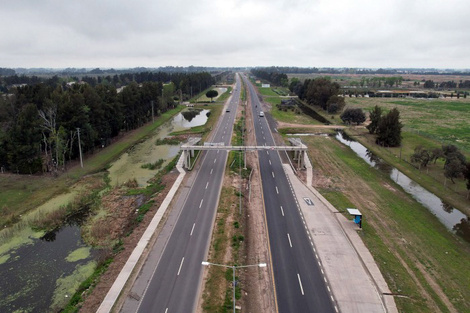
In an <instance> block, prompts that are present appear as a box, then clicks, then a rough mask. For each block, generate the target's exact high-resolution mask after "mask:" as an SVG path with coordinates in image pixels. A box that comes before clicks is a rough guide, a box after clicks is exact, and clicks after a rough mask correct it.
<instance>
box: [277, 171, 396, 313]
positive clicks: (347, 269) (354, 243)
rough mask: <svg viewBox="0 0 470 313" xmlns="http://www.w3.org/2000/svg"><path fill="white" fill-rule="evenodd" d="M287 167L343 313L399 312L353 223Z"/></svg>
mask: <svg viewBox="0 0 470 313" xmlns="http://www.w3.org/2000/svg"><path fill="white" fill-rule="evenodd" d="M307 169H308V170H311V167H310V168H309V167H307ZM284 170H285V172H286V174H287V176H288V178H289V181H290V184H291V188H292V190H293V192H294V194H295V196H296V200H297V202H298V207H299V208H300V211H301V214H302V215H303V218H304V221H305V227H306V228H308V233H309V238H310V240H311V243H312V245H313V246H314V249H315V253H316V254H318V257H319V258H320V262H321V270H322V272H324V274H325V276H326V277H327V279H328V281H329V284H330V287H331V289H332V292H333V295H334V298H335V300H336V302H337V304H338V306H339V310H340V312H344V313H360V312H369V313H371V312H392V313H395V312H398V310H397V308H396V305H395V301H394V299H393V296H390V295H389V294H390V290H389V289H388V286H387V283H386V282H385V280H384V278H383V276H382V274H381V273H380V270H379V268H378V267H377V265H376V264H375V262H374V259H373V257H372V255H371V254H370V252H369V250H368V249H367V248H366V246H365V245H364V243H363V242H362V240H361V238H360V237H359V235H358V234H357V229H358V227H357V226H356V225H355V224H354V222H353V221H352V220H348V219H346V218H345V217H344V216H343V215H342V214H341V213H339V212H338V211H337V210H336V209H335V208H334V207H333V206H332V205H331V204H330V203H329V202H328V201H327V200H326V199H325V198H324V197H322V196H321V195H320V194H319V193H318V192H317V191H316V190H315V189H314V188H313V187H307V186H306V185H305V184H304V183H303V182H302V181H300V179H299V178H298V177H297V176H296V175H295V174H294V172H293V170H292V168H291V167H290V166H289V165H285V164H284ZM307 177H311V175H307ZM308 185H309V186H310V185H311V184H308ZM304 198H307V199H304ZM309 200H311V201H309ZM307 202H309V203H310V205H309V204H308V203H307ZM312 204H313V205H312Z"/></svg>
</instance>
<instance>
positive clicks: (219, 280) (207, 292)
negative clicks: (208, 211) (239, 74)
mask: <svg viewBox="0 0 470 313" xmlns="http://www.w3.org/2000/svg"><path fill="white" fill-rule="evenodd" d="M243 91H244V89H243V90H242V101H243V97H244V96H243V95H245V96H246V94H245V93H244V92H243ZM244 121H245V118H244V111H242V116H241V118H240V119H238V121H237V123H236V125H235V128H234V134H233V136H232V144H233V145H241V144H242V142H243V139H242V127H243V126H244ZM245 131H246V130H245ZM240 166H243V155H242V154H241V153H240V152H237V151H232V152H230V153H229V156H228V160H227V170H226V178H225V179H224V181H225V183H224V186H223V187H222V192H221V195H220V200H219V207H218V209H217V215H216V224H215V226H214V231H213V233H212V239H211V246H210V251H209V261H210V262H212V263H218V264H227V265H232V264H238V262H239V260H240V259H241V253H242V251H243V248H244V246H243V242H244V238H245V237H244V232H245V231H246V229H245V228H244V227H243V225H245V223H244V217H243V216H239V214H238V211H239V208H238V203H239V202H240V197H242V199H241V200H242V202H243V203H244V202H245V199H243V195H242V194H241V193H240V191H239V189H238V188H239V187H238V186H239V184H240V176H239V175H238V173H239V168H240ZM250 171H251V169H249V168H248V169H242V177H243V178H246V177H248V175H249V173H250ZM237 185H238V186H237ZM243 205H245V204H243ZM232 275H233V272H232V269H230V268H225V269H224V268H221V267H216V266H210V267H209V269H208V275H207V280H206V283H205V288H204V292H203V304H202V307H203V310H204V311H205V312H231V311H232V308H233V302H232V292H233V289H232V279H233V277H232ZM236 279H237V280H238V276H237V278H236ZM235 293H236V299H237V300H239V299H240V298H241V296H242V294H241V285H240V284H237V286H236V290H235Z"/></svg>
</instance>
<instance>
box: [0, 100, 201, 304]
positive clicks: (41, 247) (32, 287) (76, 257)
mask: <svg viewBox="0 0 470 313" xmlns="http://www.w3.org/2000/svg"><path fill="white" fill-rule="evenodd" d="M186 112H188V111H183V112H182V113H179V114H178V115H176V116H175V117H174V118H173V119H172V120H170V121H168V122H167V123H165V124H163V125H162V126H161V127H159V129H158V130H156V131H155V133H154V134H153V135H152V136H150V138H149V139H148V140H145V141H144V142H142V143H139V144H137V145H136V146H134V147H133V148H132V149H130V151H129V152H126V153H124V154H123V155H122V157H121V158H120V159H118V160H117V161H116V162H115V163H114V164H113V165H112V166H111V168H110V176H111V177H112V181H113V179H114V183H115V184H117V183H118V182H119V181H120V182H124V181H125V179H124V178H123V177H122V176H125V177H126V179H132V178H135V179H136V180H137V181H138V182H139V184H140V185H145V183H146V181H147V180H148V179H150V178H151V177H153V176H154V175H155V174H156V172H157V171H158V170H155V171H151V170H148V169H142V168H141V165H142V164H144V163H147V162H155V161H156V160H158V159H160V158H162V159H164V160H165V162H169V161H170V160H171V159H172V158H174V157H175V156H176V155H177V153H178V151H179V146H170V145H160V146H157V145H155V141H156V140H157V139H163V138H165V137H167V136H168V135H169V134H170V133H171V132H173V131H179V130H184V129H187V128H189V127H194V126H200V125H204V124H205V123H206V122H207V119H208V115H209V112H210V111H209V110H197V109H196V110H193V112H190V113H186ZM165 164H166V163H165ZM113 175H114V176H113ZM76 188H79V187H76V186H74V187H72V188H71V189H72V190H73V189H76ZM76 193H77V192H76V190H73V191H72V192H71V194H70V195H68V194H65V195H60V196H58V197H57V199H55V198H54V199H51V200H50V201H48V202H47V203H46V204H44V205H43V206H41V207H40V208H38V210H43V211H46V212H50V211H53V210H55V209H57V208H59V207H60V206H61V205H64V199H65V200H66V201H67V202H68V201H70V200H71V199H72V198H73V196H74V195H75V194H76ZM59 198H60V199H59ZM59 200H60V201H59ZM36 211H37V210H33V211H31V213H29V214H28V215H37V212H36ZM84 217H86V216H84V215H83V214H79V215H76V216H74V217H72V218H70V219H69V220H68V221H67V223H65V224H64V225H62V226H61V227H60V228H58V229H55V230H54V231H51V232H48V233H44V232H43V231H35V230H33V229H31V227H29V226H27V225H28V222H24V225H23V226H22V227H18V229H17V230H16V231H15V234H14V235H13V236H9V237H8V239H7V240H2V241H0V277H1V279H0V312H51V311H57V309H60V308H61V307H63V305H65V304H66V303H67V302H68V299H69V297H71V296H72V295H73V293H74V292H75V290H77V288H78V286H79V285H80V283H81V282H82V281H84V280H85V279H86V278H88V277H89V276H90V275H91V274H92V273H93V271H94V269H95V267H96V257H97V254H98V252H97V250H95V249H93V248H92V247H90V246H87V245H86V243H85V242H83V240H82V238H81V229H80V226H81V224H82V222H83V221H84ZM24 218H26V217H24ZM2 231H3V230H2ZM0 235H2V233H1V232H0ZM0 238H5V236H0Z"/></svg>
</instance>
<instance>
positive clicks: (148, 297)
mask: <svg viewBox="0 0 470 313" xmlns="http://www.w3.org/2000/svg"><path fill="white" fill-rule="evenodd" d="M236 80H237V82H236V87H235V90H234V91H233V94H232V98H231V101H230V103H229V105H228V108H229V109H230V112H225V110H224V113H223V115H222V119H221V121H220V123H219V124H218V129H217V130H216V133H215V136H214V137H213V140H212V141H213V142H224V143H225V144H226V145H228V144H229V143H230V140H231V136H232V129H233V124H234V120H235V114H236V108H237V105H238V102H239V98H240V79H239V77H238V75H237V78H236ZM226 162H227V152H226V151H223V150H217V151H208V152H207V153H205V154H204V155H203V160H202V164H201V167H200V170H199V172H198V174H197V177H196V179H195V181H194V184H193V185H192V187H191V191H190V193H189V195H188V198H187V199H186V202H185V204H184V206H183V209H182V211H181V214H180V216H179V218H178V220H177V222H176V224H175V227H174V229H173V231H172V233H171V235H170V238H169V239H168V242H167V244H166V247H165V249H164V251H163V253H162V255H161V258H160V260H159V262H158V265H157V267H156V268H155V271H154V273H153V275H152V277H151V278H150V281H149V284H148V286H147V288H146V291H145V293H144V295H143V297H142V298H141V299H140V304H139V307H138V309H137V311H138V312H146V313H147V312H162V313H173V312H174V313H180V312H194V311H195V310H196V305H197V301H196V300H197V297H198V294H199V289H200V286H201V277H202V273H203V270H204V268H203V266H202V265H201V262H202V261H203V260H204V259H205V257H206V255H207V251H208V248H209V243H210V238H211V233H212V225H213V221H214V218H215V213H216V209H217V203H218V199H219V195H220V190H221V184H222V178H223V175H224V169H225V165H226Z"/></svg>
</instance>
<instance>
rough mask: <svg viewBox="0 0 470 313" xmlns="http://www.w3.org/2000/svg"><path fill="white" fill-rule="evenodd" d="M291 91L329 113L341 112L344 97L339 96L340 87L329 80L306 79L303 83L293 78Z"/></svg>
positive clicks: (290, 86) (321, 78)
mask: <svg viewBox="0 0 470 313" xmlns="http://www.w3.org/2000/svg"><path fill="white" fill-rule="evenodd" d="M289 90H290V91H291V92H293V93H295V94H296V95H297V96H299V99H301V100H304V101H306V102H307V103H308V104H311V105H317V106H319V107H321V108H322V109H323V110H325V111H327V112H328V113H332V114H333V113H336V112H339V111H341V110H342V109H343V108H344V106H345V102H344V97H341V96H339V91H340V86H339V84H338V83H336V82H332V81H331V80H329V79H327V78H323V77H320V78H315V79H306V80H304V82H303V83H302V82H301V81H300V80H299V79H298V78H292V79H291V82H290V84H289Z"/></svg>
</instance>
